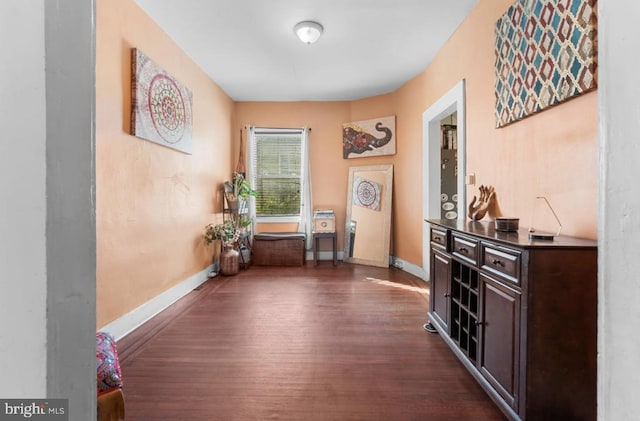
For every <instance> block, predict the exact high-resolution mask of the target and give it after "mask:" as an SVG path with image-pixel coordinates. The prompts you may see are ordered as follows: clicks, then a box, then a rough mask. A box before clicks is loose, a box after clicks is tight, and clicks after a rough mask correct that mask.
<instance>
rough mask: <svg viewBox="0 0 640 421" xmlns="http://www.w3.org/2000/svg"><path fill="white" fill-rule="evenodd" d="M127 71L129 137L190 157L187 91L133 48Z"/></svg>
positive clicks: (190, 128) (188, 99) (189, 117)
mask: <svg viewBox="0 0 640 421" xmlns="http://www.w3.org/2000/svg"><path fill="white" fill-rule="evenodd" d="M131 70H132V72H131V134H132V135H134V136H137V137H140V138H142V139H146V140H150V141H152V142H155V143H158V144H160V145H163V146H167V147H170V148H173V149H177V150H179V151H182V152H184V153H188V154H191V153H192V149H193V147H192V139H191V133H192V130H193V126H192V125H193V123H192V105H193V97H192V94H191V91H189V89H187V88H186V87H185V86H184V85H182V84H181V83H180V82H178V81H177V80H176V79H174V78H173V77H171V76H170V75H169V74H167V72H165V71H164V70H162V68H161V67H160V66H158V65H157V64H156V63H155V62H154V61H153V60H151V59H150V58H149V57H147V56H146V55H145V54H144V53H142V52H141V51H140V50H138V49H137V48H132V49H131Z"/></svg>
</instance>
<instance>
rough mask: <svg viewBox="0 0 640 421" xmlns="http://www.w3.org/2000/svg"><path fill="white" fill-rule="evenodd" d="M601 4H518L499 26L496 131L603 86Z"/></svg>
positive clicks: (562, 0)
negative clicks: (599, 62)
mask: <svg viewBox="0 0 640 421" xmlns="http://www.w3.org/2000/svg"><path fill="white" fill-rule="evenodd" d="M596 12H597V5H596V0H517V1H516V2H515V3H514V4H513V5H512V6H511V7H509V9H508V10H507V12H506V13H505V14H504V15H502V16H501V17H500V19H498V21H497V23H496V27H495V36H496V39H495V56H496V63H495V95H496V109H495V117H496V127H502V126H505V125H507V124H510V123H513V122H515V121H517V120H520V119H522V118H524V117H527V116H530V115H532V114H534V113H537V112H540V111H542V110H544V109H546V108H548V107H550V106H553V105H556V104H559V103H561V102H563V101H566V100H568V99H570V98H573V97H576V96H578V95H581V94H584V93H586V92H589V91H591V90H593V89H595V88H596V86H597V55H598V53H597V28H596V26H597V15H596Z"/></svg>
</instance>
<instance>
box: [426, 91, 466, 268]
mask: <svg viewBox="0 0 640 421" xmlns="http://www.w3.org/2000/svg"><path fill="white" fill-rule="evenodd" d="M454 112H456V113H457V136H458V154H457V155H458V159H457V161H458V162H457V164H458V220H464V219H465V218H466V209H467V205H466V201H467V192H466V187H465V176H466V167H467V166H466V164H467V162H466V161H467V160H466V137H465V135H466V130H465V129H466V127H465V126H466V122H465V82H464V79H462V80H461V81H460V82H458V83H457V84H456V85H455V86H454V87H453V88H451V89H450V90H449V92H447V93H446V94H444V95H443V96H442V97H441V98H440V99H438V100H437V101H436V102H435V103H434V104H433V105H431V107H429V108H428V109H427V110H426V111H425V112H424V113H423V114H422V168H423V171H422V218H423V219H427V218H436V219H440V165H441V163H440V122H441V121H442V119H443V118H445V117H447V116H449V115H451V114H453V113H454ZM430 244H431V242H430V238H429V226H428V224H427V223H423V224H422V267H423V269H424V273H425V274H426V279H427V280H429V279H430V278H429V275H430V274H429V252H430Z"/></svg>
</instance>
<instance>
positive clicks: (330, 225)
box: [313, 210, 336, 232]
mask: <svg viewBox="0 0 640 421" xmlns="http://www.w3.org/2000/svg"><path fill="white" fill-rule="evenodd" d="M313 232H336V217H335V215H334V214H333V210H317V211H315V212H314V213H313Z"/></svg>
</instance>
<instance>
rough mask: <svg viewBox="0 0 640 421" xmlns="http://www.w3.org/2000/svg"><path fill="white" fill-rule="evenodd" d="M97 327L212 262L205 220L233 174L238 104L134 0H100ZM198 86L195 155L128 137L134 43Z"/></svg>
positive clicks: (188, 83)
mask: <svg viewBox="0 0 640 421" xmlns="http://www.w3.org/2000/svg"><path fill="white" fill-rule="evenodd" d="M96 40H97V41H96V43H97V46H96V73H97V74H96V229H97V292H96V293H97V326H98V327H101V326H104V325H105V324H107V323H109V322H111V321H113V320H115V319H116V318H118V317H120V316H122V315H124V314H125V313H127V312H129V311H131V310H133V309H135V308H136V307H138V306H140V305H141V304H143V303H145V302H146V301H148V300H150V299H151V298H153V297H155V296H157V295H158V294H160V293H162V292H163V291H165V290H167V289H168V288H170V287H172V286H174V285H175V284H177V283H179V282H180V281H183V280H185V279H186V278H188V277H189V276H191V275H194V274H195V273H197V272H199V271H201V270H203V269H205V268H206V267H207V266H208V265H209V264H210V263H211V250H210V248H209V247H207V246H205V245H204V242H203V241H202V233H203V227H204V225H205V224H207V223H209V222H213V221H215V220H216V219H217V218H219V216H220V215H219V214H216V213H219V212H220V206H221V203H220V198H219V197H216V196H217V194H216V190H217V188H219V187H221V183H222V181H223V180H225V179H228V178H229V176H230V174H231V162H232V152H231V122H232V121H233V111H234V103H233V101H232V100H231V99H230V98H229V97H228V96H227V95H226V94H225V93H224V92H223V91H222V90H221V89H220V88H219V87H218V86H217V85H216V84H215V83H214V82H213V81H211V79H210V78H209V77H207V76H206V75H205V74H204V73H203V72H202V70H201V69H200V68H199V67H198V66H196V65H195V64H194V63H193V62H192V61H191V60H190V59H189V58H188V57H187V56H186V54H184V52H182V50H181V49H180V48H178V47H177V46H176V45H175V44H174V43H173V41H172V40H171V39H170V38H169V37H168V36H167V35H166V34H165V33H164V32H163V31H162V30H161V29H160V28H159V27H158V26H157V25H156V24H155V23H154V22H153V21H152V20H151V19H150V18H149V17H148V16H147V15H146V14H145V13H144V12H143V11H142V10H141V9H140V8H139V7H138V6H137V5H135V3H134V2H133V1H132V0H98V2H97V34H96ZM132 47H136V48H139V49H140V50H142V51H143V52H144V53H145V54H147V55H148V56H149V57H151V58H152V59H153V60H154V61H156V63H158V64H159V65H160V66H161V67H162V68H163V69H164V70H166V71H167V72H168V73H170V74H171V75H172V76H174V77H175V78H176V79H178V80H179V81H181V82H182V83H183V84H185V85H186V86H187V87H188V88H189V89H190V90H191V91H192V92H193V124H194V128H193V149H194V150H193V155H187V154H184V153H181V152H178V151H175V150H173V149H169V148H165V147H163V146H160V145H157V144H155V143H152V142H148V141H145V140H142V139H139V138H136V137H134V136H131V135H129V134H128V130H129V129H128V128H129V122H130V116H129V113H130V106H129V103H130V98H131V95H130V49H131V48H132Z"/></svg>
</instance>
